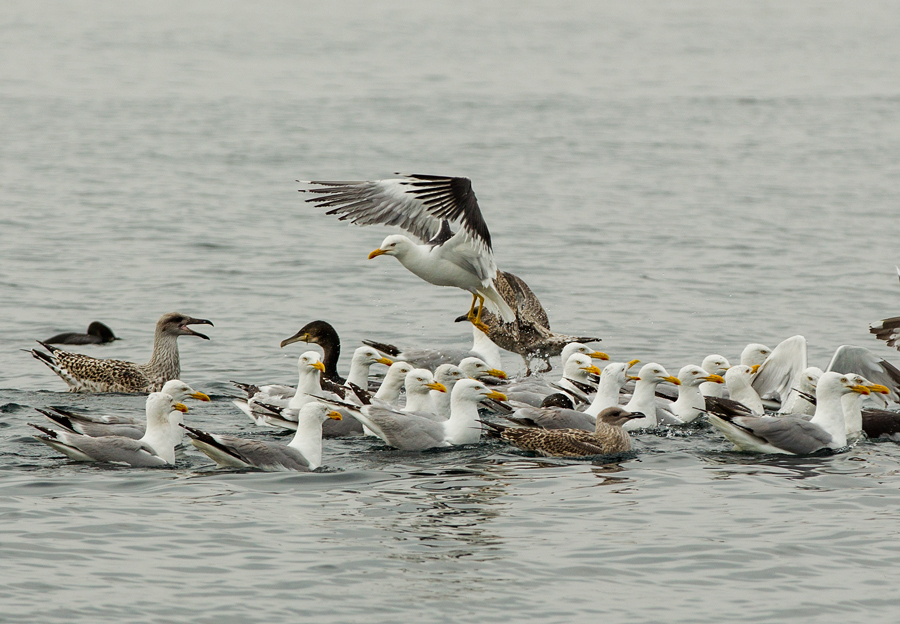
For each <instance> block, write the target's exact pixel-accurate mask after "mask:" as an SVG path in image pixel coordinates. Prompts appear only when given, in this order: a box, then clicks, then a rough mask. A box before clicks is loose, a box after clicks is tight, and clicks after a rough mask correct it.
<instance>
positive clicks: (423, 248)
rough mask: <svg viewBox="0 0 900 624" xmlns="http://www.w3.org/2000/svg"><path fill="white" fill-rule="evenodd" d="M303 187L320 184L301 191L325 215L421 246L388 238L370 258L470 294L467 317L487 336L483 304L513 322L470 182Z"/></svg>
mask: <svg viewBox="0 0 900 624" xmlns="http://www.w3.org/2000/svg"><path fill="white" fill-rule="evenodd" d="M398 175H402V174H398ZM305 184H309V185H315V186H316V188H310V189H301V192H307V193H314V194H315V196H314V197H311V198H309V199H307V200H306V201H308V202H311V203H313V204H315V205H317V206H321V207H325V208H329V210H328V211H327V212H326V213H325V214H329V215H338V217H339V218H340V220H341V221H347V220H349V221H350V222H351V223H355V224H357V225H375V224H378V225H389V226H390V225H393V226H397V227H400V228H402V229H404V230H406V231H407V232H409V233H410V234H412V235H413V236H415V237H416V238H418V239H419V240H420V241H421V242H422V244H417V243H415V242H413V241H412V240H410V239H409V238H407V237H406V236H402V235H399V234H394V235H391V236H388V237H387V238H385V239H384V241H383V242H382V243H381V246H380V247H379V248H378V249H376V250H374V251H373V252H372V253H370V254H369V259H370V260H371V259H372V258H375V257H377V256H383V255H387V256H394V257H395V258H397V260H399V261H400V264H402V265H403V266H404V267H406V269H407V270H408V271H410V272H411V273H413V274H415V275H417V276H418V277H420V278H421V279H423V280H425V281H426V282H428V283H430V284H435V285H436V286H452V287H454V288H461V289H462V290H466V291H468V292H470V293H471V294H472V305H471V306H470V308H469V313H468V314H467V318H468V319H469V320H470V321H472V323H474V324H475V325H476V326H478V327H479V328H480V329H481V330H482V331H485V327H484V326H483V325H482V323H481V316H482V314H483V312H484V309H485V303H487V305H488V306H489V307H490V308H491V309H492V310H494V311H495V312H497V313H499V314H500V316H501V318H502V319H503V321H505V322H507V323H508V322H511V321H513V320H515V313H514V312H513V311H512V309H511V308H510V307H509V305H508V304H507V303H506V301H504V299H503V297H501V296H500V295H499V294H498V293H497V290H496V288H495V286H494V280H496V278H497V264H496V263H495V262H494V252H493V249H492V247H491V233H490V232H489V231H488V227H487V224H486V223H485V222H484V218H483V217H482V215H481V209H480V208H479V207H478V200H477V199H476V198H475V193H474V192H473V191H472V182H471V180H469V179H468V178H453V177H447V176H435V175H424V174H412V175H404V176H403V177H402V178H395V179H390V180H374V181H365V182H329V181H319V182H316V181H310V182H305ZM451 222H455V223H458V224H459V230H458V231H457V232H453V231H451V229H450V224H451ZM476 303H478V304H479V306H478V313H477V314H476V313H475V306H476Z"/></svg>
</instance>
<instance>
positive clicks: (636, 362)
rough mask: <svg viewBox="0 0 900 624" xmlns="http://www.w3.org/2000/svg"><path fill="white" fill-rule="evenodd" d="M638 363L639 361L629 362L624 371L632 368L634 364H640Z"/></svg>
mask: <svg viewBox="0 0 900 624" xmlns="http://www.w3.org/2000/svg"><path fill="white" fill-rule="evenodd" d="M640 363H641V361H640V360H631V361H630V362H628V366H626V367H625V370H628V369H629V368H631V367H632V366H634V365H635V364H640Z"/></svg>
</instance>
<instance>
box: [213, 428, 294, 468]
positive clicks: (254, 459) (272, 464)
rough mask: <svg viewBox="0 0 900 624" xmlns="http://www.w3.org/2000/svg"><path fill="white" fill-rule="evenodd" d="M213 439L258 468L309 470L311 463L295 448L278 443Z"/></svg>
mask: <svg viewBox="0 0 900 624" xmlns="http://www.w3.org/2000/svg"><path fill="white" fill-rule="evenodd" d="M213 438H214V439H215V440H216V441H217V442H219V443H221V444H222V445H223V446H226V447H228V449H229V450H231V451H233V452H234V453H235V454H237V455H239V456H240V457H241V458H242V459H243V460H244V461H245V462H247V463H248V464H250V465H251V466H256V467H257V468H262V469H273V468H276V469H277V468H287V469H288V470H309V461H307V459H306V458H305V457H303V455H302V454H301V453H300V452H299V451H298V450H297V449H295V448H293V447H290V446H286V445H284V444H278V443H277V442H264V441H260V440H247V439H244V438H238V437H235V436H226V435H214V436H213Z"/></svg>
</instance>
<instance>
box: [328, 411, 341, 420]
mask: <svg viewBox="0 0 900 624" xmlns="http://www.w3.org/2000/svg"><path fill="white" fill-rule="evenodd" d="M328 418H330V419H331V420H343V416H341V413H340V412H335V411H331V412H328Z"/></svg>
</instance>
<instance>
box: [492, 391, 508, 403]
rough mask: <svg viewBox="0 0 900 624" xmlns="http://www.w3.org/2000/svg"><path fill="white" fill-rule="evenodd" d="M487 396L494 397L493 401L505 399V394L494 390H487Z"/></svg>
mask: <svg viewBox="0 0 900 624" xmlns="http://www.w3.org/2000/svg"><path fill="white" fill-rule="evenodd" d="M487 398H489V399H494V400H495V401H506V395H505V394H503V393H502V392H496V391H495V390H491V391H490V392H488V393H487Z"/></svg>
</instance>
